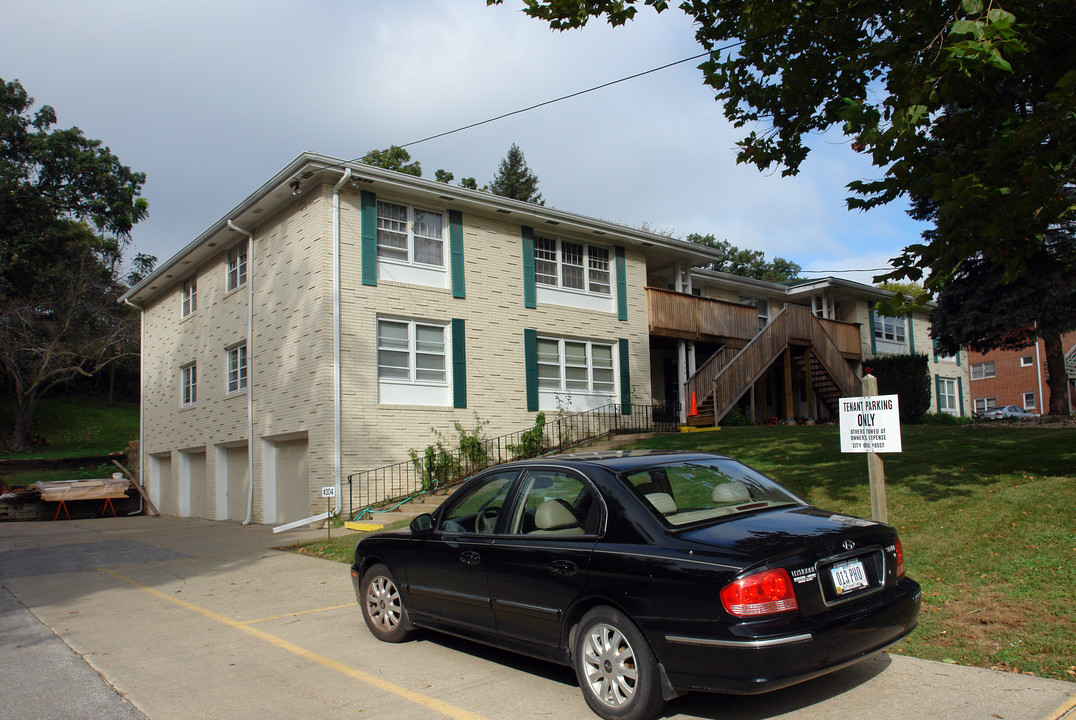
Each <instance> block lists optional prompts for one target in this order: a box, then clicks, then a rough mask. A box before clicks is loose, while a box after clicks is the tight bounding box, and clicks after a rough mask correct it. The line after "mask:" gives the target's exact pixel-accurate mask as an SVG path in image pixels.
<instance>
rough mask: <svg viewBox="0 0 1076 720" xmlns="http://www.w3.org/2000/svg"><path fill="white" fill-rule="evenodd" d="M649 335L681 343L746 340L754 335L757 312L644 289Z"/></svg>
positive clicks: (705, 299)
mask: <svg viewBox="0 0 1076 720" xmlns="http://www.w3.org/2000/svg"><path fill="white" fill-rule="evenodd" d="M646 299H647V311H648V318H649V328H650V334H651V335H660V336H663V337H675V338H681V339H684V340H712V341H727V340H730V339H731V340H735V339H739V340H742V341H744V342H746V341H748V340H750V339H751V338H753V337H754V336H755V334H756V333H757V332H758V310H756V309H755V307H754V306H753V305H740V304H739V303H733V302H727V301H725V300H714V299H712V298H704V297H698V296H697V295H688V294H687V293H680V292H674V291H672V290H662V289H661V288H655V287H648V288H647V289H646Z"/></svg>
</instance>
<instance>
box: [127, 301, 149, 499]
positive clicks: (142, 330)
mask: <svg viewBox="0 0 1076 720" xmlns="http://www.w3.org/2000/svg"><path fill="white" fill-rule="evenodd" d="M123 302H124V304H125V305H130V306H131V307H133V308H138V481H139V482H141V483H142V487H146V475H145V462H143V460H142V458H143V457H145V454H144V453H143V448H145V443H146V393H145V388H144V387H142V383H144V382H145V378H146V360H145V357H146V355H145V353H143V352H142V348H144V347H145V346H146V311H145V309H144V308H142V307H139V306H138V305H135V304H134V303H133V302H131V301H130V300H127V299H124V301H123ZM144 505H145V502H144V501H143V500H142V493H138V509H137V510H135V511H134V512H129V513H127V515H128V516H130V515H141V514H142V512H143V506H144Z"/></svg>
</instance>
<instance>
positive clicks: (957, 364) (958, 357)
mask: <svg viewBox="0 0 1076 720" xmlns="http://www.w3.org/2000/svg"><path fill="white" fill-rule="evenodd" d="M956 366H957V367H960V351H959V350H957V351H956Z"/></svg>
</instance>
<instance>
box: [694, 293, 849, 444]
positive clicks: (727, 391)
mask: <svg viewBox="0 0 1076 720" xmlns="http://www.w3.org/2000/svg"><path fill="white" fill-rule="evenodd" d="M793 347H798V348H803V349H804V352H801V353H795V352H793V353H792V357H793V360H794V363H795V364H797V365H798V367H799V370H800V373H801V374H802V377H804V378H806V377H808V376H809V377H810V381H811V388H812V392H813V393H815V394H817V396H818V397H819V398H821V399H822V401H823V402H824V403H825V404H826V406H827V407H829V408H830V409H831V410H833V411H836V401H837V399H838V398H840V397H849V396H852V395H859V394H860V392H861V387H860V380H859V378H858V377H857V376H856V374H855V373H854V372H853V371H852V368H851V367H849V365H848V363H847V361H846V360H845V354H844V353H842V351H841V349H840V346H839V345H838V344H837V342H835V341H834V339H833V338H832V337H831V336H830V334H829V332H828V330H827V329H826V326H825V324H824V322H823V321H822V320H820V319H819V318H816V317H815V316H814V315H813V314H812V313H811V311H810V308H807V307H804V306H801V305H786V306H785V307H784V308H782V309H781V311H780V312H778V313H777V314H776V315H775V316H774V317H773V319H772V320H771V322H770V323H769V324H768V325H767V326H766V327H764V328H763V329H762V330H760V331H759V333H758V334H757V335H755V337H754V338H752V339H751V341H750V342H749V343H748V344H747V345H746V346H744V347H743V348H730V347H723V348H721V349H720V350H718V351H717V352H716V353H714V355H713V356H711V357H710V358H709V359H708V360H707V361H706V362H705V363H703V365H702V366H701V367H700V368H698V370H697V371H696V373H695V375H693V376H692V377H691V378H689V380H688V382H687V384H686V387H685V391H686V393H687V399H688V402H689V403H691V400H692V398H694V399H695V408H696V410H697V411H698V414H697V415H694V416H689V417H688V424H689V425H695V426H708V425H716V424H717V423H719V422H720V421H721V419H722V418H724V417H725V415H727V414H728V412H729V411H730V410H732V408H733V407H735V406H736V404H737V403H738V402H739V401H740V398H741V397H743V395H744V393H746V392H747V391H748V390H750V389H751V386H752V385H753V384H754V383H755V382H757V381H758V379H759V378H761V377H762V376H763V375H764V374H765V373H766V371H767V370H768V369H769V368H770V367H771V366H772V365H773V364H774V363H775V362H776V361H777V360H778V359H780V358H781V357H782V355H783V354H784V353H785V352H790V351H791V350H792V348H793ZM808 357H809V358H810V361H809V367H808V366H807V364H808V361H807V359H806V358H808ZM808 374H809V375H808ZM689 406H690V405H689Z"/></svg>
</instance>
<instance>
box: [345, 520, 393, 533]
mask: <svg viewBox="0 0 1076 720" xmlns="http://www.w3.org/2000/svg"><path fill="white" fill-rule="evenodd" d="M344 527H346V528H347V529H348V530H359V531H361V532H370V531H371V530H380V529H381V528H383V527H385V526H384V525H382V524H381V523H372V522H345V523H344Z"/></svg>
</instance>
